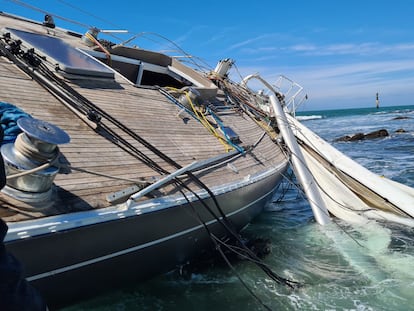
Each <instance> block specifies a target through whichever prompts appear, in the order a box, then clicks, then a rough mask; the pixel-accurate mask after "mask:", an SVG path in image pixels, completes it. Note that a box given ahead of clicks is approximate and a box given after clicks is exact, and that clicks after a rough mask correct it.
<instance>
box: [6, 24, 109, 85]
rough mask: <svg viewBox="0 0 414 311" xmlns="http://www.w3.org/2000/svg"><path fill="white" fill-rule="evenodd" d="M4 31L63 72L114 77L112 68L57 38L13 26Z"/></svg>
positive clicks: (97, 76) (76, 74)
mask: <svg viewBox="0 0 414 311" xmlns="http://www.w3.org/2000/svg"><path fill="white" fill-rule="evenodd" d="M6 32H10V34H11V35H12V36H14V37H16V38H17V39H20V40H22V42H24V43H25V44H27V45H30V47H33V48H34V49H35V50H37V51H38V52H41V53H43V54H44V55H45V56H46V57H48V58H51V59H53V61H55V62H56V63H57V64H58V65H59V68H60V69H61V70H62V71H63V74H65V73H66V74H69V75H70V76H72V77H73V75H75V76H77V77H78V78H79V76H86V77H96V78H107V79H108V78H109V79H114V72H113V70H111V69H109V68H108V67H106V66H105V65H104V64H102V63H100V62H99V61H97V60H96V59H94V58H93V57H91V56H90V55H88V54H86V53H84V52H82V51H80V50H78V49H76V48H73V47H71V46H70V45H68V44H67V43H66V42H64V41H63V40H61V39H59V38H56V37H52V36H47V35H42V34H37V33H32V32H27V31H23V30H17V29H13V28H6Z"/></svg>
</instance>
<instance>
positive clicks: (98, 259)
mask: <svg viewBox="0 0 414 311" xmlns="http://www.w3.org/2000/svg"><path fill="white" fill-rule="evenodd" d="M273 191H274V189H273V190H272V191H269V192H268V193H266V194H265V195H263V196H261V197H260V198H258V199H256V200H255V201H253V202H251V203H250V204H248V205H246V206H245V207H243V208H241V209H238V210H237V211H234V212H232V213H230V214H227V215H226V216H227V217H231V216H233V215H234V214H237V213H239V212H241V211H243V210H245V209H247V208H249V207H250V206H251V205H253V204H255V203H256V202H258V201H260V200H262V199H263V198H264V197H266V196H268V195H269V194H271V193H272V192H273ZM220 219H221V217H220ZM215 222H217V220H215V219H214V220H211V221H209V222H207V223H206V224H207V225H211V224H213V223H215ZM203 227H204V225H198V226H196V227H192V228H190V229H187V230H184V231H180V232H178V233H175V234H173V235H169V236H166V237H164V238H161V239H158V240H154V241H151V242H148V243H145V244H141V245H137V246H134V247H131V248H127V249H124V250H121V251H118V252H115V253H111V254H108V255H105V256H100V257H96V258H93V259H89V260H86V261H82V262H79V263H77V264H73V265H70V266H66V267H63V268H59V269H55V270H51V271H48V272H44V273H40V274H36V275H33V276H29V277H27V278H26V280H28V281H29V282H30V281H35V280H39V279H43V278H47V277H50V276H53V275H56V274H60V273H64V272H68V271H71V270H75V269H78V268H82V267H85V266H88V265H92V264H95V263H98V262H101V261H104V260H108V259H111V258H114V257H118V256H122V255H125V254H128V253H132V252H135V251H137V250H140V249H143V248H146V247H150V246H153V245H156V244H159V243H163V242H165V241H168V240H171V239H174V238H176V237H179V236H182V235H185V234H187V233H189V232H192V231H196V230H199V229H200V228H203Z"/></svg>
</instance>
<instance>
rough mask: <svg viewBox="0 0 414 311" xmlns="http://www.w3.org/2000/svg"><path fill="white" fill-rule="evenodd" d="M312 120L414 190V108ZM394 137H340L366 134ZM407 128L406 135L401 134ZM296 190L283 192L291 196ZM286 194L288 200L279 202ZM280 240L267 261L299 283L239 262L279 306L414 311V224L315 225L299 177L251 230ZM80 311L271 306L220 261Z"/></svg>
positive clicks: (322, 114)
mask: <svg viewBox="0 0 414 311" xmlns="http://www.w3.org/2000/svg"><path fill="white" fill-rule="evenodd" d="M298 115H299V116H300V117H301V118H302V119H303V120H304V121H303V123H304V124H305V125H306V126H307V127H309V128H310V129H312V130H313V131H315V132H316V133H317V134H318V135H319V136H321V137H322V138H324V139H325V140H327V141H328V142H331V143H332V144H333V145H334V146H335V147H336V148H338V149H339V150H341V151H342V152H344V153H345V154H347V155H349V156H350V157H352V158H353V159H355V160H356V161H358V162H359V163H361V164H362V165H364V166H366V167H368V168H369V169H370V170H372V171H374V172H375V173H377V174H380V175H384V176H386V177H388V178H391V179H393V180H396V181H399V182H402V183H404V184H406V185H409V186H412V187H414V122H413V119H414V106H402V107H385V108H380V109H375V108H373V109H371V108H363V109H349V110H330V111H312V112H306V113H305V112H302V113H299V114H298ZM383 128H384V129H386V130H387V131H388V132H389V133H390V136H388V137H386V138H380V139H375V140H366V141H359V142H333V141H334V140H335V139H336V138H338V137H341V136H344V135H349V134H354V133H357V132H363V133H368V132H370V131H375V130H378V129H383ZM400 129H404V131H405V132H403V133H397V132H396V131H397V130H400ZM285 192H286V194H285V195H284V196H283V197H282V193H285ZM280 199H281V201H279V200H280ZM243 236H244V237H247V238H254V237H261V238H266V239H269V240H270V241H271V246H272V247H271V248H272V252H271V254H270V255H268V256H267V257H265V262H266V263H267V264H268V265H269V266H271V267H272V269H273V270H274V271H275V272H276V273H277V274H278V275H281V276H283V277H285V278H288V279H291V280H294V281H297V282H299V283H300V284H301V286H300V287H299V288H296V289H289V288H287V287H285V286H282V285H278V284H275V283H274V282H272V281H271V280H270V279H269V278H268V277H267V276H266V275H264V274H263V272H262V271H261V270H260V269H258V268H257V267H256V266H255V265H253V264H251V263H249V262H245V261H238V262H236V263H235V264H234V265H235V268H236V271H237V272H238V274H239V275H240V276H241V277H242V279H243V280H244V282H245V283H246V284H247V285H248V286H249V288H250V289H252V290H253V291H254V293H255V294H256V295H257V296H258V297H259V298H260V300H261V301H262V302H263V303H264V304H265V305H267V306H268V307H269V309H271V310H401V311H402V310H404V311H405V310H413V309H414V295H413V291H414V231H413V229H411V228H405V227H403V226H401V225H395V224H386V223H385V224H384V223H383V224H378V223H373V224H371V225H369V226H365V227H364V228H357V227H352V226H350V225H347V224H345V223H342V222H341V221H334V222H333V223H332V224H330V225H328V226H325V227H321V226H319V225H317V224H315V222H314V220H313V216H312V212H311V210H310V207H309V205H308V203H307V201H306V200H304V199H303V197H302V195H301V194H300V193H299V192H298V191H297V190H296V188H295V187H294V186H292V184H291V183H290V182H285V183H284V184H283V185H282V187H281V188H280V189H279V191H278V192H277V193H276V195H275V198H274V202H273V203H270V204H269V205H267V206H266V210H265V212H264V213H263V214H261V215H260V216H259V217H258V218H257V219H256V220H255V221H254V223H252V224H251V225H250V226H249V227H248V228H247V229H246V230H245V231H244V232H243ZM65 310H66V311H69V310H70V311H72V310H215V311H219V310H226V311H230V310H265V308H263V307H262V306H261V304H260V303H258V302H257V300H255V299H254V298H253V297H252V296H251V295H250V294H249V293H248V292H247V290H246V289H245V287H243V286H242V284H241V283H240V281H239V280H238V279H237V277H236V276H235V274H234V273H233V272H231V271H230V269H229V268H228V267H227V266H226V265H225V264H223V263H222V262H220V261H217V262H215V263H210V264H209V265H207V266H204V267H199V268H197V269H195V270H189V271H188V272H187V273H185V274H184V275H182V274H179V273H177V272H174V273H170V274H168V275H164V276H160V277H158V278H155V279H153V280H151V281H149V282H146V283H144V284H137V285H136V286H135V287H129V288H122V289H119V290H118V291H114V292H112V293H111V294H109V295H103V296H100V297H97V298H95V299H92V300H89V301H85V302H83V303H81V304H77V305H74V306H72V307H69V308H66V309H65Z"/></svg>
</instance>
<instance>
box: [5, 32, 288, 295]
mask: <svg viewBox="0 0 414 311" xmlns="http://www.w3.org/2000/svg"><path fill="white" fill-rule="evenodd" d="M3 39H4V40H6V42H7V40H8V39H7V38H3ZM10 42H11V41H10ZM0 50H1V51H2V53H3V54H4V55H6V56H7V57H8V58H9V59H10V60H11V61H13V62H14V63H15V64H16V65H17V66H18V67H19V68H21V69H22V70H23V71H24V72H26V73H27V74H28V75H29V76H31V77H32V78H33V79H34V80H35V81H37V82H38V83H39V84H40V85H42V86H43V87H44V88H45V89H46V90H48V91H49V92H51V93H52V94H54V95H55V96H59V94H56V91H55V90H53V89H51V87H50V86H48V85H46V84H45V83H44V81H43V80H42V79H41V78H39V77H38V76H37V75H36V74H35V72H34V70H37V71H38V72H39V73H40V74H41V75H43V77H45V78H46V79H48V80H50V81H52V82H53V83H55V85H57V86H58V87H60V90H59V91H61V92H62V91H63V92H64V94H65V95H66V96H67V97H69V98H70V99H71V100H70V101H69V104H70V105H71V106H72V107H73V108H74V109H76V110H78V111H79V112H82V113H83V114H85V115H86V116H87V115H88V114H90V113H91V112H93V114H94V116H95V117H96V119H94V121H96V124H97V126H98V127H97V131H98V132H99V131H101V133H102V132H103V134H104V135H103V136H104V137H106V138H107V139H109V140H110V141H111V142H112V143H114V144H116V145H117V146H119V147H120V148H122V149H123V150H125V151H126V152H128V153H129V154H131V155H133V156H134V157H136V158H137V159H139V160H140V161H142V162H143V163H144V164H146V165H148V166H149V167H151V168H152V169H154V170H155V171H157V172H159V173H161V174H169V172H168V171H166V170H165V169H163V168H162V167H161V166H160V165H159V164H158V163H156V162H155V161H154V160H152V159H151V158H150V157H149V156H147V155H145V154H144V153H143V152H141V151H140V150H139V149H138V148H137V147H135V146H134V145H133V144H131V143H130V142H128V141H127V140H126V139H124V138H122V137H121V136H120V135H118V134H117V133H116V132H115V131H114V130H113V129H111V128H110V127H109V126H108V125H106V124H104V123H103V122H102V118H104V119H105V120H107V121H108V122H110V123H111V124H113V125H115V126H116V127H117V128H118V129H120V130H121V131H123V132H124V133H126V134H127V135H129V136H130V137H131V138H133V139H134V140H136V141H138V142H139V143H140V144H141V145H143V146H144V147H146V148H147V149H148V150H150V151H151V152H153V153H154V154H155V155H157V156H158V157H159V158H161V159H162V160H164V161H165V162H167V163H168V164H170V165H172V166H173V167H175V168H177V169H180V168H182V166H181V165H179V164H178V163H177V162H175V161H174V160H173V159H171V158H170V157H168V156H167V155H166V154H164V153H163V152H161V151H160V150H159V149H157V148H156V147H155V146H153V145H152V144H150V143H149V142H147V141H146V140H145V139H144V138H142V137H141V136H139V135H138V134H137V133H135V132H134V131H132V130H131V129H130V128H128V127H127V126H125V125H124V124H122V123H121V122H120V121H119V120H117V119H116V118H114V117H113V116H111V115H110V114H108V113H106V112H105V111H103V110H102V109H100V108H99V107H98V106H96V105H95V104H93V103H92V102H91V101H90V100H88V99H87V98H85V97H84V96H83V95H81V94H80V93H78V92H77V91H76V90H74V89H73V88H72V87H71V86H69V85H68V84H67V83H65V82H64V81H63V80H62V79H60V78H58V77H57V76H56V75H55V74H54V73H53V72H51V71H50V70H49V68H48V67H47V66H46V65H44V64H43V63H42V62H41V61H40V62H38V61H37V60H38V59H40V57H39V56H37V55H36V54H34V52H33V51H31V53H33V55H32V56H31V57H27V56H26V57H25V56H24V55H27V52H26V53H24V52H23V51H21V49H20V46H19V45H18V46H17V47H16V48H15V50H14V51H13V52H12V51H11V50H10V48H9V46H6V45H5V44H3V42H1V44H0ZM32 57H35V59H36V57H37V59H36V61H35V62H33V61H32V64H33V65H36V68H34V67H33V69H30V67H29V66H28V65H27V64H26V61H28V59H31V58H32ZM108 136H109V137H108ZM187 176H188V177H189V178H190V179H191V180H192V181H193V182H195V183H196V184H197V185H198V186H200V187H201V188H202V189H204V190H206V191H207V193H208V194H209V197H210V198H211V199H212V200H213V202H214V205H215V206H216V208H217V211H218V212H219V215H220V216H218V215H217V214H216V213H215V212H214V211H213V210H212V209H211V208H210V206H209V205H208V204H207V203H206V202H205V200H204V199H202V198H201V197H200V196H199V195H198V194H197V193H196V192H195V191H193V190H191V189H190V188H189V187H188V186H187V185H186V184H185V183H184V182H183V181H182V180H181V179H179V178H175V179H174V180H173V183H174V184H175V185H177V187H178V189H179V191H180V192H181V193H182V194H183V195H184V193H183V191H182V189H186V190H187V191H189V192H191V193H192V194H194V195H195V197H196V198H197V199H198V201H199V202H200V203H201V204H202V206H203V207H204V208H206V209H207V210H208V212H209V213H210V214H211V216H212V217H213V218H214V219H215V220H216V221H217V222H218V223H219V224H221V225H222V226H223V228H224V229H225V230H226V232H227V233H228V234H229V235H230V236H231V237H233V238H234V239H236V241H238V242H239V243H240V245H241V246H243V249H244V251H245V254H246V257H247V258H250V260H251V261H253V262H255V263H256V264H257V265H258V266H259V267H260V268H261V269H262V270H263V271H264V272H265V273H266V274H267V275H268V276H269V277H271V278H272V279H273V280H275V281H276V282H277V283H279V284H285V285H287V286H289V287H291V288H293V287H294V284H296V283H295V282H293V281H290V280H287V279H285V278H282V277H279V276H278V275H276V274H275V273H274V272H273V271H272V270H271V269H270V268H269V267H268V266H266V265H265V264H264V263H262V262H261V259H260V258H258V257H257V256H256V255H255V254H254V253H253V252H252V251H251V250H250V249H249V248H248V247H246V246H245V245H244V243H243V241H242V240H241V238H240V236H239V235H238V233H237V231H236V230H235V229H234V226H233V225H232V223H231V221H230V220H229V219H228V218H227V217H226V215H225V214H224V212H223V210H222V209H221V207H220V205H219V203H218V201H217V198H216V196H215V195H214V193H213V192H212V191H211V190H210V189H209V187H208V186H207V185H205V184H204V183H203V182H202V181H201V180H200V179H199V178H198V177H196V176H195V175H194V174H193V173H191V172H187ZM184 197H185V198H186V200H187V201H188V202H189V203H190V206H192V204H191V202H190V201H189V200H188V198H187V196H185V195H184ZM220 217H221V219H220ZM202 223H203V224H204V227H205V228H206V230H207V233H208V234H209V235H210V237H211V232H210V231H209V229H208V227H207V225H206V224H205V222H202ZM213 240H214V239H213ZM215 244H216V242H215ZM219 251H220V250H219Z"/></svg>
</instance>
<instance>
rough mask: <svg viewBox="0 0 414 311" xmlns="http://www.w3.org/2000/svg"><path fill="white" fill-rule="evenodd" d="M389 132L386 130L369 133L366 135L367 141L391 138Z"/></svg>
mask: <svg viewBox="0 0 414 311" xmlns="http://www.w3.org/2000/svg"><path fill="white" fill-rule="evenodd" d="M389 135H390V134H388V131H387V130H386V129H381V130H378V131H374V132H371V133H368V134H366V135H365V137H364V138H365V139H374V138H380V137H386V136H389Z"/></svg>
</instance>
